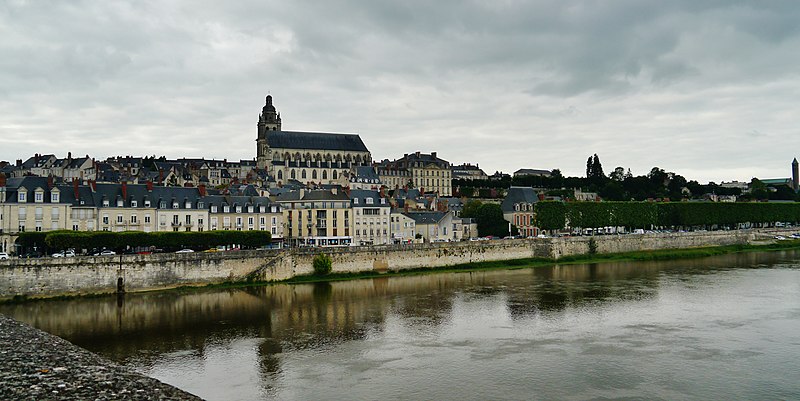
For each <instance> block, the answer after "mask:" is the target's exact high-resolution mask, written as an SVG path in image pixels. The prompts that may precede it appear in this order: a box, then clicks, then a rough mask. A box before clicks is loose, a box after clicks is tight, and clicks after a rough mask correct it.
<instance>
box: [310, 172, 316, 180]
mask: <svg viewBox="0 0 800 401" xmlns="http://www.w3.org/2000/svg"><path fill="white" fill-rule="evenodd" d="M311 178H313V179H315V180H316V179H317V170H313V171H311Z"/></svg>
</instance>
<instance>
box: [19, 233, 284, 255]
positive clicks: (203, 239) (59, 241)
mask: <svg viewBox="0 0 800 401" xmlns="http://www.w3.org/2000/svg"><path fill="white" fill-rule="evenodd" d="M271 240H272V237H271V235H270V233H269V232H267V231H221V230H220V231H203V232H184V231H168V232H155V233H146V232H142V231H125V232H111V231H51V232H24V233H20V235H19V237H18V238H17V244H18V245H20V246H21V247H23V248H24V249H27V250H31V249H33V248H34V247H35V248H36V249H37V250H39V251H42V252H49V251H60V250H64V249H70V248H72V249H76V250H80V249H86V250H92V249H103V248H105V249H111V250H115V251H123V250H127V249H136V248H149V247H154V248H158V249H163V250H165V251H174V250H178V249H182V248H193V249H197V250H200V249H208V248H211V247H215V246H220V245H233V244H236V245H240V246H242V247H244V248H257V247H260V246H265V245H269V244H270V241H271Z"/></svg>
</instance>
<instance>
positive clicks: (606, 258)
mask: <svg viewBox="0 0 800 401" xmlns="http://www.w3.org/2000/svg"><path fill="white" fill-rule="evenodd" d="M789 249H800V240H787V241H779V242H775V243H771V244H764V245H727V246H715V247H703V248H685V249H663V250H654V251H636V252H622V253H606V254H596V253H595V254H582V255H570V256H564V257H561V258H558V259H551V258H524V259H513V260H503V261H492V262H472V263H462V264H457V265H451V266H440V267H421V268H416V269H407V270H390V271H388V272H386V273H379V272H375V271H364V272H358V273H332V274H327V275H314V274H311V275H303V276H296V277H292V278H289V279H286V280H279V281H249V280H243V281H228V282H223V283H216V284H207V285H199V286H191V285H183V286H178V287H174V288H169V289H157V290H147V291H138V292H137V293H142V292H153V291H176V292H179V293H191V292H197V291H203V290H208V289H225V288H242V287H251V286H266V285H273V284H303V283H316V282H325V281H345V280H360V279H369V278H375V277H402V276H413V275H419V274H429V273H450V272H470V271H486V270H514V269H529V268H535V267H545V266H553V265H556V264H558V265H575V264H584V263H602V262H625V261H632V262H635V261H656V260H678V259H696V258H704V257H709V256H717V255H725V254H731V253H745V252H764V251H779V250H789ZM114 294H115V293H113V292H112V293H91V294H77V295H59V296H54V297H47V298H45V297H27V296H25V295H15V296H14V297H13V298H10V299H5V300H0V304H15V303H23V302H30V301H39V300H47V301H50V300H56V301H58V300H68V299H76V298H95V297H102V296H108V295H114Z"/></svg>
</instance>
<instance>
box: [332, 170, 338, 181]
mask: <svg viewBox="0 0 800 401" xmlns="http://www.w3.org/2000/svg"><path fill="white" fill-rule="evenodd" d="M337 175H338V174H337V173H336V170H333V179H334V180H335V179H336V176H337Z"/></svg>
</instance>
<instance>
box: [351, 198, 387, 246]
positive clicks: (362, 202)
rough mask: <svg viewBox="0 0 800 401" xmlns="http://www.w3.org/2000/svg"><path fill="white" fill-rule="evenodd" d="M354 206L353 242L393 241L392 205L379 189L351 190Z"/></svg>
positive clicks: (370, 243)
mask: <svg viewBox="0 0 800 401" xmlns="http://www.w3.org/2000/svg"><path fill="white" fill-rule="evenodd" d="M350 201H351V207H352V208H353V244H355V245H385V244H391V243H392V230H391V225H390V220H389V219H390V210H391V208H390V205H389V202H388V201H387V199H386V196H382V195H381V193H380V192H378V191H369V190H359V189H354V190H350Z"/></svg>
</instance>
